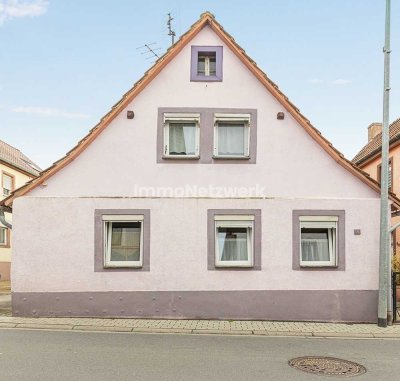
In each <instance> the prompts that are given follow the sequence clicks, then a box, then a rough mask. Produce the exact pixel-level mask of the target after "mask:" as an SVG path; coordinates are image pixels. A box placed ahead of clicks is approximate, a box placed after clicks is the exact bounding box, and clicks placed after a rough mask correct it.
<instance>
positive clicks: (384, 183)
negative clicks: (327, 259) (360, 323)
mask: <svg viewBox="0 0 400 381" xmlns="http://www.w3.org/2000/svg"><path fill="white" fill-rule="evenodd" d="M383 53H384V57H385V59H384V68H385V69H384V71H385V72H384V86H383V124H382V166H381V171H382V173H381V226H380V252H379V300H378V326H379V327H386V326H387V324H388V312H389V311H388V297H389V293H388V290H389V288H390V285H389V259H390V256H389V248H390V244H389V237H390V236H389V194H388V179H389V161H388V157H389V92H390V87H389V86H390V82H389V74H390V0H386V20H385V47H384V48H383Z"/></svg>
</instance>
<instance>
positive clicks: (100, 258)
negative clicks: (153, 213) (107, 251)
mask: <svg viewBox="0 0 400 381" xmlns="http://www.w3.org/2000/svg"><path fill="white" fill-rule="evenodd" d="M105 215H121V216H123V215H142V216H143V223H142V229H143V243H142V244H143V264H142V266H141V267H105V266H104V265H105V264H104V229H103V216H105ZM132 271H133V272H135V271H150V209H95V211H94V272H132Z"/></svg>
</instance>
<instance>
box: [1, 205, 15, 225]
mask: <svg viewBox="0 0 400 381" xmlns="http://www.w3.org/2000/svg"><path fill="white" fill-rule="evenodd" d="M4 210H6V211H7V212H10V211H11V209H9V208H4V207H3V206H0V222H1V223H2V224H3V225H4V226H5V227H6V228H9V229H12V225H11V224H10V223H9V222H7V221H6V217H5V216H4Z"/></svg>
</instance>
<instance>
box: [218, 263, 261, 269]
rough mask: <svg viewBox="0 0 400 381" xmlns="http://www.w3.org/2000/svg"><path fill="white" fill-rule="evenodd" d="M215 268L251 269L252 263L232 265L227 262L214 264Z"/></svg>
mask: <svg viewBox="0 0 400 381" xmlns="http://www.w3.org/2000/svg"><path fill="white" fill-rule="evenodd" d="M215 268H216V269H231V268H236V269H252V268H254V265H234V264H227V265H215Z"/></svg>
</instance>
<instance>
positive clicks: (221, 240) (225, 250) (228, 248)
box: [214, 215, 254, 267]
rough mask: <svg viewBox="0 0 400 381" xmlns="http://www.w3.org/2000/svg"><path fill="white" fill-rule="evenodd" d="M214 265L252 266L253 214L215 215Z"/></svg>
mask: <svg viewBox="0 0 400 381" xmlns="http://www.w3.org/2000/svg"><path fill="white" fill-rule="evenodd" d="M214 220H215V266H216V267H251V266H253V230H254V216H246V215H238V216H234V215H228V216H215V217H214Z"/></svg>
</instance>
